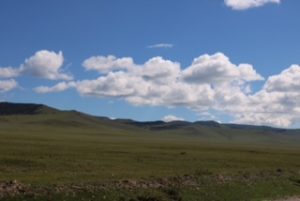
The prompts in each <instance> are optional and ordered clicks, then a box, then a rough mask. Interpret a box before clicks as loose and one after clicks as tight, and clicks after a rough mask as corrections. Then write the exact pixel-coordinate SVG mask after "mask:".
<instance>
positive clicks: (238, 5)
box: [225, 0, 281, 10]
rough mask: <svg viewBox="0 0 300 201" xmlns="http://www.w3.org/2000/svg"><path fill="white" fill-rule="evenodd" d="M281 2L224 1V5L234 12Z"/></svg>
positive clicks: (258, 0)
mask: <svg viewBox="0 0 300 201" xmlns="http://www.w3.org/2000/svg"><path fill="white" fill-rule="evenodd" d="M280 2H281V0H225V4H226V5H227V6H229V7H231V8H232V9H234V10H246V9H249V8H254V7H260V6H263V5H265V4H268V3H277V4H279V3H280Z"/></svg>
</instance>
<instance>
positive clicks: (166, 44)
mask: <svg viewBox="0 0 300 201" xmlns="http://www.w3.org/2000/svg"><path fill="white" fill-rule="evenodd" d="M172 47H174V45H173V44H171V43H158V44H154V45H149V46H147V48H151V49H153V48H165V49H166V48H172Z"/></svg>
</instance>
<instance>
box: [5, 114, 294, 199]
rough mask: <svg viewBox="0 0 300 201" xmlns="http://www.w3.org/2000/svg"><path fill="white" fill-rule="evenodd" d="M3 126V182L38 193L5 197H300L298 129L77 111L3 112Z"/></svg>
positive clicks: (7, 197)
mask: <svg viewBox="0 0 300 201" xmlns="http://www.w3.org/2000/svg"><path fill="white" fill-rule="evenodd" d="M0 128H1V129H0V181H10V180H18V182H20V183H22V184H24V185H25V186H26V189H30V192H31V193H26V192H24V193H21V194H20V195H16V196H6V197H2V200H117V201H129V200H130V201H163V200H166V201H167V200H177V201H179V200H186V201H192V200H204V201H210V200H214V201H217V200H220V201H221V200H222V201H223V200H228V201H234V200H241V201H247V200H249V201H250V200H257V201H258V200H272V199H275V198H281V197H284V196H292V195H300V144H299V143H298V142H299V141H298V140H299V139H298V137H297V135H296V134H294V135H293V136H291V137H287V138H285V137H283V136H282V135H279V134H278V139H274V136H276V135H277V134H276V135H270V134H269V133H267V134H265V135H261V136H259V134H258V133H255V132H253V131H252V132H248V131H247V132H246V131H240V130H232V131H231V132H232V133H233V134H232V135H231V133H228V132H230V130H228V131H227V130H226V129H225V131H226V132H225V131H224V133H220V132H219V131H218V132H213V131H211V130H213V128H211V129H209V128H207V127H205V128H204V127H203V128H202V134H199V135H197V132H193V133H189V132H188V131H187V132H186V133H185V132H184V131H180V130H178V129H173V130H172V129H171V130H168V129H167V130H163V131H161V130H160V131H153V130H151V129H145V128H143V127H137V126H132V125H129V124H124V123H122V122H118V121H110V120H107V119H100V118H95V117H90V116H86V115H82V114H80V113H77V112H58V113H53V114H52V113H50V114H37V115H9V116H1V117H0ZM205 129H206V130H205ZM189 130H190V129H189ZM223 130H224V129H223ZM210 132H212V134H211V135H212V136H215V137H213V138H210V137H209V136H210V135H209V134H210ZM264 132H265V131H264ZM198 133H201V132H200V131H199V132H198ZM204 133H205V135H204ZM216 133H219V134H220V135H219V137H217V136H216V135H217V134H216ZM239 133H240V135H239ZM238 136H239V137H238ZM241 136H243V137H241ZM257 136H258V137H257ZM298 136H299V135H298ZM253 138H255V139H256V140H254V139H253Z"/></svg>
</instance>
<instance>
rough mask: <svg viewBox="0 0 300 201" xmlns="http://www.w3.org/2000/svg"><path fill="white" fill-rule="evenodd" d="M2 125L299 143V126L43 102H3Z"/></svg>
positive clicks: (246, 141) (279, 143) (220, 139)
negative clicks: (132, 115) (125, 113)
mask: <svg viewBox="0 0 300 201" xmlns="http://www.w3.org/2000/svg"><path fill="white" fill-rule="evenodd" d="M0 125H1V127H2V128H9V127H16V125H22V127H23V128H30V129H41V127H46V128H48V129H49V127H50V128H51V127H52V128H75V129H76V128H77V129H85V128H89V129H94V130H96V131H98V132H99V133H112V135H113V133H118V134H122V133H130V134H135V135H153V136H156V137H157V136H160V137H162V138H164V137H169V138H178V137H183V138H197V139H198V140H204V141H205V140H207V141H215V142H230V143H246V144H247V143H263V144H273V143H276V144H278V145H285V144H291V145H297V146H298V145H299V144H300V130H299V129H282V128H272V127H267V126H253V125H239V124H221V123H218V122H215V121H196V122H187V121H173V122H163V121H152V122H138V121H134V120H130V119H116V120H112V119H109V118H107V117H96V116H92V115H88V114H84V113H81V112H78V111H75V110H71V111H62V110H58V109H55V108H52V107H49V106H46V105H42V104H25V103H8V102H2V103H0Z"/></svg>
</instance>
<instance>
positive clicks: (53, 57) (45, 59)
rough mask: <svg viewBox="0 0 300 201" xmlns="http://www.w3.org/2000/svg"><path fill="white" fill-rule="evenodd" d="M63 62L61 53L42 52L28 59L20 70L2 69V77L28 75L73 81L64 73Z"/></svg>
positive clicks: (0, 69) (0, 72)
mask: <svg viewBox="0 0 300 201" xmlns="http://www.w3.org/2000/svg"><path fill="white" fill-rule="evenodd" d="M63 62H64V57H63V54H62V52H61V51H60V52H58V53H56V52H53V51H48V50H40V51H37V52H36V53H35V54H34V55H33V56H31V57H29V58H28V59H26V60H25V62H24V63H23V64H21V65H20V67H18V68H13V67H2V68H0V77H4V78H12V77H18V76H21V75H25V74H27V75H31V76H34V77H39V78H44V79H49V80H72V79H73V77H72V76H71V75H68V74H66V73H63V72H62V70H61V68H62V65H63Z"/></svg>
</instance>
